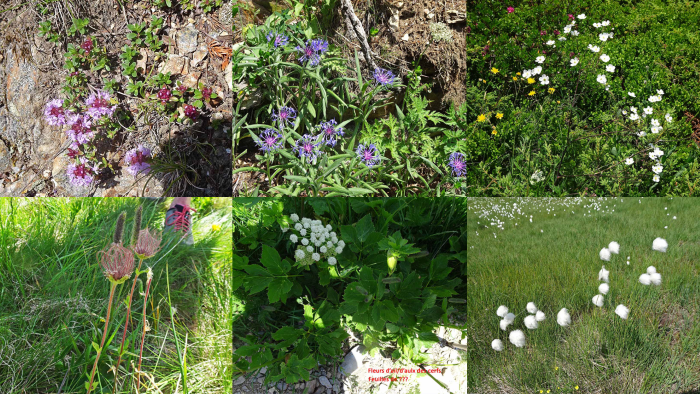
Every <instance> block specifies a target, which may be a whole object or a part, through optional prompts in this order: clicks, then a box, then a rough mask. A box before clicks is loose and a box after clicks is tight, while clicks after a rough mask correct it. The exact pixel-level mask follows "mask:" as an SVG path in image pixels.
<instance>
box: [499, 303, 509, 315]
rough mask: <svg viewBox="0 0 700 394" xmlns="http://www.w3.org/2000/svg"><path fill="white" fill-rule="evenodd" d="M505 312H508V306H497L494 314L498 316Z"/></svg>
mask: <svg viewBox="0 0 700 394" xmlns="http://www.w3.org/2000/svg"><path fill="white" fill-rule="evenodd" d="M507 313H508V307H507V306H505V305H501V306H499V307H498V309H497V310H496V315H498V316H500V317H505V316H506V314H507Z"/></svg>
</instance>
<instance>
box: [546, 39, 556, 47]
mask: <svg viewBox="0 0 700 394" xmlns="http://www.w3.org/2000/svg"><path fill="white" fill-rule="evenodd" d="M554 44H555V42H554V40H549V41H547V45H549V46H552V45H554Z"/></svg>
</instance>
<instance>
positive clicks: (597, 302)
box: [593, 294, 605, 308]
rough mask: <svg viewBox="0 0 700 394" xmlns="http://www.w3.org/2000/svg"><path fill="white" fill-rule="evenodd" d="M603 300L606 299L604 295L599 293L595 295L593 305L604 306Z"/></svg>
mask: <svg viewBox="0 0 700 394" xmlns="http://www.w3.org/2000/svg"><path fill="white" fill-rule="evenodd" d="M603 301H605V298H604V297H603V296H602V295H600V294H597V295H595V296H593V305H595V306H597V307H599V308H600V307H601V306H603Z"/></svg>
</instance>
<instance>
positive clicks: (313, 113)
mask: <svg viewBox="0 0 700 394" xmlns="http://www.w3.org/2000/svg"><path fill="white" fill-rule="evenodd" d="M306 108H307V109H308V110H309V113H311V116H313V117H314V118H316V108H314V105H313V103H312V102H311V101H307V102H306Z"/></svg>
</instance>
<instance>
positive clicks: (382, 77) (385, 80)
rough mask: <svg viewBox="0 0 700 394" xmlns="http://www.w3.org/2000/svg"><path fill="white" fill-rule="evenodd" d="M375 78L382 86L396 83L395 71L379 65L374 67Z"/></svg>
mask: <svg viewBox="0 0 700 394" xmlns="http://www.w3.org/2000/svg"><path fill="white" fill-rule="evenodd" d="M374 80H375V81H377V83H378V84H380V85H382V86H386V85H391V84H392V83H394V73H392V72H391V71H389V70H385V69H383V68H379V67H377V68H375V69H374Z"/></svg>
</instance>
